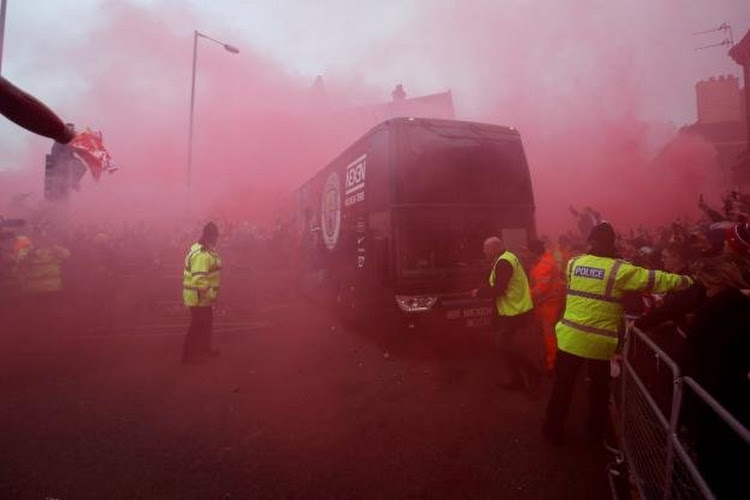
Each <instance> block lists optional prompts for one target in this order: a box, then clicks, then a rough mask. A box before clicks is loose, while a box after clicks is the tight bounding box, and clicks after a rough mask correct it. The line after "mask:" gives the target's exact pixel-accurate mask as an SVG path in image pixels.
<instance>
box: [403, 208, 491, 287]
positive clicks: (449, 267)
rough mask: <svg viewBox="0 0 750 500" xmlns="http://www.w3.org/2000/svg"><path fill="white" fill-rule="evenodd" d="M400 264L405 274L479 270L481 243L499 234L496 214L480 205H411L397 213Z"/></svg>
mask: <svg viewBox="0 0 750 500" xmlns="http://www.w3.org/2000/svg"><path fill="white" fill-rule="evenodd" d="M396 226H397V228H398V248H399V251H398V253H399V256H398V260H399V268H400V269H401V272H402V273H403V274H404V275H405V276H408V275H421V274H425V273H427V274H429V273H433V272H435V271H455V270H465V271H469V270H470V271H479V270H481V269H484V268H485V267H486V263H485V262H484V255H483V254H482V243H483V242H484V239H485V238H487V236H488V235H494V234H499V233H500V230H499V228H498V219H497V217H496V214H494V213H493V212H492V211H488V210H486V209H483V208H478V207H471V208H468V207H463V208H448V207H440V208H436V207H419V208H417V207H410V208H405V209H401V210H399V211H398V214H397V216H396Z"/></svg>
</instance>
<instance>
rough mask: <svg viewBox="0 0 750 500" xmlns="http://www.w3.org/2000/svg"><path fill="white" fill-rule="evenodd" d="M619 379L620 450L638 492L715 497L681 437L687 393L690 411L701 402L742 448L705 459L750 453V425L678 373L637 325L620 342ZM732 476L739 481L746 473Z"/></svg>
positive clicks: (666, 499) (664, 499) (663, 497)
mask: <svg viewBox="0 0 750 500" xmlns="http://www.w3.org/2000/svg"><path fill="white" fill-rule="evenodd" d="M620 380H621V382H620V384H621V385H620V395H619V396H620V397H619V401H618V403H619V405H620V406H619V412H618V415H617V425H618V428H619V432H620V441H621V451H622V454H623V458H624V460H625V462H626V464H627V468H628V470H629V473H630V477H631V482H632V484H633V485H634V486H635V488H636V489H637V491H638V494H639V496H640V498H642V499H646V500H650V499H659V500H671V499H679V500H681V499H693V498H696V499H714V498H716V491H715V490H712V488H711V487H710V486H709V483H708V482H707V479H706V477H705V471H704V470H701V467H699V463H701V462H700V458H699V457H698V456H697V455H696V450H695V449H693V448H694V447H692V446H690V444H688V443H686V441H688V440H689V439H688V438H687V437H686V435H685V433H684V432H683V426H684V419H685V416H686V415H685V413H686V411H685V406H686V405H685V404H684V403H685V398H686V396H687V397H689V398H691V403H692V406H691V408H692V411H696V408H698V406H701V408H700V410H701V411H702V412H704V413H703V414H704V415H705V414H706V412H707V413H708V414H710V415H711V417H712V418H714V419H716V421H718V422H720V425H723V426H726V428H725V430H726V433H727V435H728V436H730V439H731V442H732V443H735V444H736V445H737V448H735V449H739V450H740V451H741V452H744V455H742V456H743V457H744V458H741V457H739V456H738V457H728V458H727V457H707V458H706V457H704V460H706V459H707V460H721V459H728V460H735V459H745V460H746V459H747V458H748V457H750V431H748V429H747V428H745V427H744V426H743V425H742V424H740V423H739V422H738V421H737V420H736V419H735V418H734V417H733V416H732V415H731V414H730V413H729V412H728V411H727V410H726V409H725V408H723V407H722V406H721V404H719V403H718V402H717V401H716V400H715V399H714V398H713V397H712V396H711V395H710V394H708V393H707V392H706V391H705V390H704V389H703V388H702V387H701V386H700V385H698V384H697V383H696V382H695V381H694V380H692V379H691V378H689V377H683V376H682V375H681V373H680V368H679V367H678V365H677V364H676V363H675V362H674V360H672V359H671V358H670V357H669V356H668V355H667V354H666V353H665V352H664V351H663V350H662V349H660V348H659V347H658V346H657V345H656V344H655V343H654V342H653V341H652V340H651V339H650V338H649V337H648V336H647V335H646V334H644V333H643V332H642V331H640V330H638V329H637V328H633V329H632V330H631V331H630V334H629V336H628V339H627V342H626V344H625V347H624V351H623V358H622V372H621V376H620ZM667 384H669V385H667ZM688 411H690V410H688ZM688 436H689V433H688ZM735 438H736V441H735ZM747 472H750V470H748V471H747ZM735 480H736V482H737V483H742V482H743V480H745V481H746V478H741V477H737V478H735ZM735 484H736V483H735ZM713 486H715V485H713ZM737 493H738V494H740V496H741V495H742V493H741V492H737ZM745 493H747V489H746V490H745ZM732 496H734V495H732Z"/></svg>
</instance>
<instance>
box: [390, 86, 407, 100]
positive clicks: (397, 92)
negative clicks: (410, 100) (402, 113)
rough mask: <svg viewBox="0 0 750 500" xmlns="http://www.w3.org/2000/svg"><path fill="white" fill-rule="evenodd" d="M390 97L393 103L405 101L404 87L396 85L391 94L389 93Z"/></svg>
mask: <svg viewBox="0 0 750 500" xmlns="http://www.w3.org/2000/svg"><path fill="white" fill-rule="evenodd" d="M391 97H392V98H393V102H398V101H403V100H404V99H406V92H404V86H403V85H401V84H400V83H399V84H398V85H396V88H395V89H393V92H391Z"/></svg>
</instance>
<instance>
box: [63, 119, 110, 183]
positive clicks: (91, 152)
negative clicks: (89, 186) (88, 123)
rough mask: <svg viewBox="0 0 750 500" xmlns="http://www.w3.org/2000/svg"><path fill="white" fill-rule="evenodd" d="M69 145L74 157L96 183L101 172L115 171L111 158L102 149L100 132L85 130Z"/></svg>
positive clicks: (102, 143)
mask: <svg viewBox="0 0 750 500" xmlns="http://www.w3.org/2000/svg"><path fill="white" fill-rule="evenodd" d="M69 144H70V146H71V147H72V148H73V152H74V153H75V155H76V156H77V157H78V158H80V160H81V161H82V162H83V163H84V164H85V165H86V166H87V167H88V168H89V170H90V171H91V175H92V176H93V177H94V179H96V180H97V181H98V180H99V177H100V176H101V175H102V172H109V173H112V172H114V171H115V170H117V166H116V165H115V162H114V161H112V157H111V156H110V155H109V153H108V152H107V150H106V149H104V142H103V141H102V133H101V132H98V131H94V130H91V129H90V128H86V130H85V131H84V132H81V133H80V134H77V135H76V136H75V137H74V138H73V139H72V140H71V141H70V143H69Z"/></svg>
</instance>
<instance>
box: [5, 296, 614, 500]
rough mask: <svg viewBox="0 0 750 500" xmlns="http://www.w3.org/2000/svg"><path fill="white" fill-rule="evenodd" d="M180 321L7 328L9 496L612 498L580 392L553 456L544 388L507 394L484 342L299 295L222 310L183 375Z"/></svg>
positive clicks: (485, 338) (604, 458)
mask: <svg viewBox="0 0 750 500" xmlns="http://www.w3.org/2000/svg"><path fill="white" fill-rule="evenodd" d="M186 321H187V317H186V315H185V316H184V317H183V316H181V315H177V316H174V317H171V318H160V319H159V320H158V321H149V320H147V319H146V318H134V320H133V322H132V324H119V325H117V327H116V328H112V329H109V330H107V329H105V330H96V329H93V330H80V331H75V330H74V331H72V332H71V331H67V332H66V333H65V334H59V333H57V332H56V328H55V325H54V324H51V325H49V329H48V330H47V331H43V332H37V333H35V334H33V335H19V334H18V333H17V332H12V331H5V332H3V333H2V335H0V397H1V398H2V402H3V403H2V405H0V422H1V423H2V424H1V425H2V432H1V433H0V449H1V450H2V455H3V458H2V465H0V498H13V499H59V500H68V499H71V500H72V499H103V498H107V499H119V498H123V499H140V498H142V499H173V498H178V499H193V498H194V499H245V498H248V499H265V498H285V499H286V498H294V499H296V498H299V499H304V498H310V499H317V498H337V499H339V498H342V499H348V498H367V499H370V498H372V499H380V498H383V499H386V498H387V499H392V498H420V499H421V498H451V499H453V498H467V499H469V498H471V499H476V498H513V499H515V498H517V499H540V498H544V499H546V498H549V499H556V498H561V499H563V498H566V499H567V498H575V499H586V498H592V499H604V498H608V497H609V488H608V483H607V475H606V470H605V468H606V465H607V463H608V461H609V455H608V454H607V453H606V452H605V451H603V450H602V449H600V448H599V447H595V446H593V445H591V444H590V443H587V442H586V441H585V439H584V437H583V436H584V432H583V429H582V422H583V421H585V418H584V417H583V416H584V409H585V405H584V404H582V402H581V399H582V394H578V395H577V400H576V402H575V404H574V407H573V408H572V411H571V415H570V416H569V425H568V431H569V432H568V438H569V439H568V442H567V444H566V445H564V446H560V447H551V446H549V445H547V444H545V443H544V442H543V441H542V439H541V435H540V426H541V419H542V414H543V411H544V405H545V403H546V398H547V396H548V394H549V389H550V385H551V382H550V381H549V380H548V381H546V382H545V385H544V387H543V391H542V394H541V395H539V396H538V397H535V398H532V397H529V396H527V395H525V394H522V393H517V392H507V391H505V390H503V389H502V388H501V387H500V384H501V383H502V381H503V372H502V368H503V367H502V366H501V364H500V362H499V361H498V359H499V357H498V355H497V352H496V347H495V346H494V344H493V341H492V339H490V338H489V335H488V334H483V333H478V332H474V333H466V332H455V337H454V338H452V337H451V336H452V333H451V332H447V334H446V332H443V335H441V336H440V337H439V338H437V337H436V336H434V335H432V334H431V333H430V332H426V331H414V332H407V333H406V335H408V336H409V337H406V338H398V337H395V336H394V335H391V334H386V332H382V331H378V330H377V328H370V329H364V330H360V329H355V328H352V327H346V326H344V325H342V324H341V323H340V322H338V321H337V320H336V319H335V318H334V317H332V316H331V315H330V314H328V313H327V312H325V311H321V310H320V309H318V308H316V307H315V306H313V305H311V304H308V303H306V302H303V301H298V300H291V299H289V300H286V301H282V302H278V303H273V304H266V305H264V306H263V307H257V308H254V309H251V310H247V311H239V310H237V311H234V310H232V309H231V308H228V309H226V310H225V312H224V313H223V314H220V315H219V317H218V318H217V321H216V331H215V342H214V343H215V347H216V348H217V349H219V350H220V351H221V355H220V356H219V357H218V358H215V359H212V360H211V361H210V362H208V363H205V364H202V365H198V366H182V365H181V364H180V363H179V356H180V349H181V344H182V337H183V334H184V331H185V329H186ZM580 382H581V384H580V385H581V386H583V381H580ZM580 392H581V393H584V392H585V390H582V391H580Z"/></svg>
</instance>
